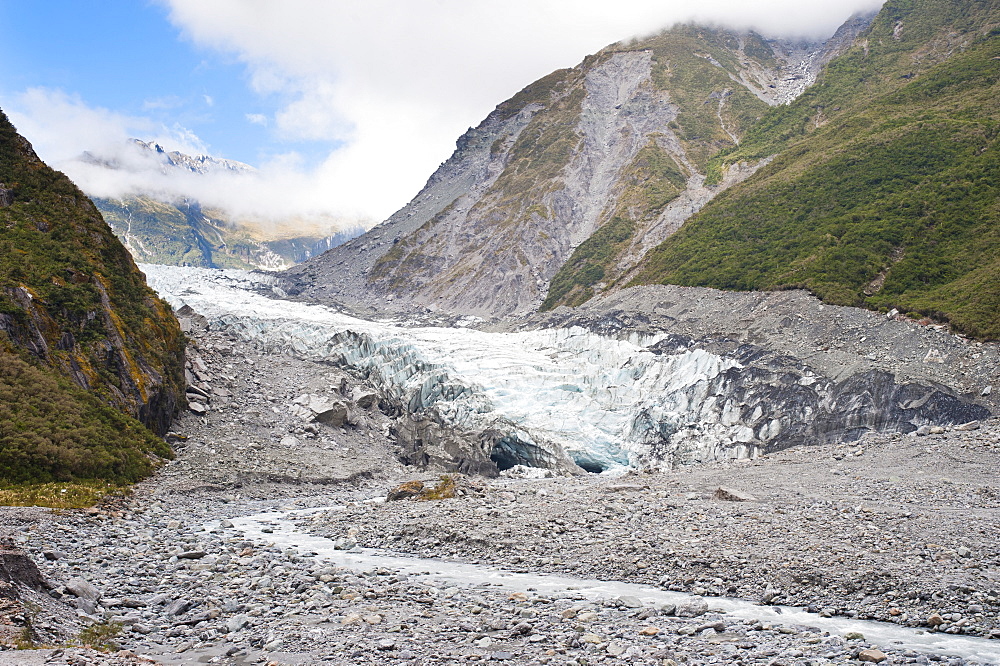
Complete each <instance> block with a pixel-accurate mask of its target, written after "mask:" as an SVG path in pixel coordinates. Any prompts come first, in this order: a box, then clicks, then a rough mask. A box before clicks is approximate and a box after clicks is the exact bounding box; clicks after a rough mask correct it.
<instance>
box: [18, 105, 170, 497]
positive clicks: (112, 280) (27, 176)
mask: <svg viewBox="0 0 1000 666" xmlns="http://www.w3.org/2000/svg"><path fill="white" fill-rule="evenodd" d="M0 183H2V185H0V191H2V192H3V193H4V195H3V198H2V199H3V202H2V205H0V355H3V356H4V360H5V373H4V374H5V376H4V377H3V378H2V380H3V381H2V382H0V384H2V386H0V388H2V389H4V395H3V400H2V401H0V402H2V403H3V404H2V405H0V406H2V407H3V408H4V409H13V411H14V417H12V418H13V420H10V421H8V420H5V421H4V423H3V428H2V429H0V439H2V441H3V442H4V451H5V455H4V457H3V464H2V465H0V467H3V470H2V472H3V474H4V476H5V477H7V478H10V474H9V473H10V472H11V471H12V469H15V468H18V467H19V465H20V464H21V463H20V462H18V461H17V460H12V459H11V458H10V457H9V456H10V454H11V451H12V450H13V448H14V444H15V443H19V444H25V443H26V440H25V439H24V438H25V437H27V438H28V440H30V441H27V443H26V446H28V447H29V449H30V450H31V451H34V452H35V453H37V454H38V455H39V456H41V457H42V458H46V457H47V458H49V459H50V460H56V459H59V460H61V461H62V462H64V463H65V464H66V465H67V466H68V467H72V466H73V465H75V464H76V462H79V461H78V460H77V459H76V457H75V456H76V454H70V453H67V452H69V451H72V450H73V447H74V446H76V445H77V444H80V445H83V446H99V444H100V443H99V442H96V441H94V440H95V439H102V438H103V437H104V436H105V435H104V434H99V433H102V432H103V431H102V430H101V429H102V428H106V427H110V428H111V430H113V431H116V432H119V433H126V434H128V433H130V432H131V430H130V428H131V426H130V425H129V424H128V423H125V422H120V420H119V419H118V417H115V416H112V415H109V414H108V413H106V411H102V409H98V408H97V407H95V406H94V404H93V403H92V402H91V400H92V397H93V395H96V396H98V397H99V398H100V400H101V401H102V402H103V403H104V404H105V405H110V406H112V407H114V408H116V409H118V410H120V411H121V412H124V413H125V414H128V415H130V416H131V417H134V418H136V419H138V420H139V421H141V422H142V423H143V424H145V425H146V426H147V427H148V428H149V429H150V430H152V431H154V432H156V433H161V434H162V433H164V432H166V430H167V428H168V426H169V425H170V422H171V419H172V418H173V417H174V415H175V414H176V412H177V410H178V408H179V407H180V406H181V405H182V404H183V400H184V398H183V395H184V375H183V366H184V341H183V336H182V335H181V331H180V328H179V326H178V324H177V320H176V319H175V318H174V315H173V313H172V312H171V310H170V307H169V306H168V305H167V304H166V303H165V302H164V301H162V300H160V299H159V298H158V297H157V296H156V294H155V293H154V292H153V291H152V290H151V289H149V288H148V287H147V286H146V282H145V279H144V276H143V274H142V273H141V272H139V269H138V268H137V267H136V265H135V263H134V262H133V261H132V258H131V257H130V256H129V254H128V252H127V251H126V250H125V248H124V247H123V246H122V245H121V243H119V242H118V240H117V239H116V238H115V237H114V235H113V234H112V233H111V231H110V229H109V228H108V226H107V225H106V224H105V223H104V221H103V220H102V219H101V215H100V213H99V212H98V211H97V209H96V208H95V207H94V205H93V203H92V202H91V201H90V200H89V199H88V198H87V197H86V196H85V195H84V194H83V193H82V192H81V191H80V190H78V189H77V188H76V186H74V185H73V184H72V183H71V182H70V181H69V180H68V179H67V178H66V177H65V176H64V175H63V174H61V173H59V172H57V171H53V170H52V169H50V168H49V167H48V166H46V165H45V164H44V163H42V161H41V160H39V158H38V157H37V155H36V154H35V152H34V150H32V148H31V145H30V144H29V143H28V142H27V141H26V140H25V139H24V138H22V137H21V136H19V135H18V134H17V132H16V130H15V129H14V128H13V126H11V124H10V123H9V122H8V120H7V118H6V116H2V115H0ZM53 377H54V378H53ZM65 379H69V380H71V381H72V383H73V384H75V385H76V387H79V388H80V389H86V391H88V392H89V393H84V392H81V391H80V390H79V389H77V388H73V387H72V385H70V384H69V382H66V381H65ZM36 394H37V395H36ZM36 397H40V398H43V399H42V400H41V402H37V401H35V398H36ZM12 405H14V406H15V407H16V405H21V408H20V409H18V408H15V407H12ZM46 405H47V407H46ZM45 409H49V410H54V413H53V414H49V415H48V416H46V414H43V413H40V412H38V411H37V410H43V411H44V410H45ZM5 414H6V412H5ZM67 415H69V416H71V417H74V418H75V416H74V415H80V420H79V422H74V423H73V424H72V426H67V427H66V428H62V429H59V428H56V431H55V432H53V433H51V438H50V439H48V440H45V433H43V432H39V431H38V430H37V429H36V428H31V430H32V432H30V433H27V432H26V431H25V430H24V429H25V428H27V427H28V424H31V423H33V422H34V421H33V420H34V419H40V420H39V423H40V424H49V425H51V424H52V423H54V422H55V421H57V420H58V419H60V418H63V417H67ZM88 419H92V421H89V420H88ZM136 425H138V424H136ZM88 428H90V430H89V431H88V430H87V429H88ZM140 430H142V429H141V428H140ZM88 432H89V434H88ZM73 433H76V434H73ZM133 434H134V433H133ZM77 435H79V437H78V438H77ZM148 435H149V433H148V432H147V433H146V434H145V435H141V434H134V439H135V441H137V442H139V443H140V445H141V446H154V445H153V444H152V443H151V440H149V439H147V436H148ZM109 436H110V435H109ZM154 439H155V438H154ZM43 440H44V441H43ZM46 442H47V443H46ZM122 446H127V442H126V443H123V444H122ZM32 447H34V448H32ZM159 447H161V448H160V449H158V451H159V453H160V454H161V455H165V454H169V449H167V448H166V446H165V445H163V443H162V441H160V442H159ZM154 448H155V446H154ZM104 453H106V452H104ZM104 453H101V452H99V451H98V452H95V453H94V455H95V460H100V459H101V456H102V455H104ZM26 455H27V454H26ZM32 455H34V454H32ZM108 455H110V456H111V457H112V458H114V457H115V456H117V455H118V454H108ZM122 455H124V454H122ZM129 455H131V454H129ZM28 457H31V456H28ZM126 457H128V456H126ZM133 462H134V461H133ZM60 464H61V463H60ZM95 464H96V463H95ZM123 464H124V463H123ZM129 464H130V465H131V463H129ZM137 464H139V463H137ZM145 464H146V465H148V462H147V463H145ZM139 466H140V467H141V466H142V465H141V464H139ZM15 476H16V475H15ZM55 476H56V478H59V476H60V474H59V473H56V474H55ZM125 476H128V474H125Z"/></svg>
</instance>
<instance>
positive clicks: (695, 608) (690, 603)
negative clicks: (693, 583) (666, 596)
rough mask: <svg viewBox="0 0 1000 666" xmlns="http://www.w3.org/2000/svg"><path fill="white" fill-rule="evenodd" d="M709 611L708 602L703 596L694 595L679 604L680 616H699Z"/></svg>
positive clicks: (678, 613) (678, 612)
mask: <svg viewBox="0 0 1000 666" xmlns="http://www.w3.org/2000/svg"><path fill="white" fill-rule="evenodd" d="M707 612H708V602H707V601H705V600H704V599H703V598H702V597H694V598H692V599H688V600H687V601H682V602H681V603H679V604H677V616H678V617H698V616H700V615H704V614H705V613H707Z"/></svg>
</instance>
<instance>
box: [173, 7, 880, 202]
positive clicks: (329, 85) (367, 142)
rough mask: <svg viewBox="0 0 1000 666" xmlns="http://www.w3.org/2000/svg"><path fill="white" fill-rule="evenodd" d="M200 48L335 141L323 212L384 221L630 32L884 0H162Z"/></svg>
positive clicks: (845, 13)
mask: <svg viewBox="0 0 1000 666" xmlns="http://www.w3.org/2000/svg"><path fill="white" fill-rule="evenodd" d="M161 1H162V2H164V3H166V4H168V5H169V7H170V16H171V20H172V21H173V22H174V23H175V24H176V25H177V26H179V27H180V28H181V29H182V30H183V32H184V33H185V34H186V35H187V36H188V37H189V38H191V39H192V40H193V41H194V42H196V43H197V44H199V45H201V46H206V47H210V48H214V49H217V50H220V51H223V52H227V53H234V54H236V55H237V56H238V57H239V58H240V59H242V60H243V61H244V62H245V63H246V65H247V67H248V69H249V71H250V75H251V81H252V85H253V87H254V89H255V90H256V91H257V92H260V93H262V94H264V93H266V94H278V95H281V96H284V98H285V99H286V103H285V104H284V106H283V108H281V109H280V110H279V111H278V113H276V114H275V117H274V127H275V129H276V131H277V132H279V134H280V136H282V137H284V138H286V139H291V140H309V141H317V140H319V141H338V142H343V143H344V144H345V145H343V146H341V147H338V149H337V150H335V151H332V152H331V154H330V156H329V158H328V159H327V160H326V162H325V163H324V164H323V165H322V167H321V168H320V169H318V170H317V171H316V172H315V175H316V176H317V177H318V178H320V179H321V182H322V183H323V186H324V187H325V188H326V192H327V194H328V197H329V201H330V202H331V206H345V207H348V208H353V209H359V210H367V211H370V212H371V214H372V215H374V216H375V217H379V218H383V217H385V216H387V215H389V214H390V213H392V212H393V211H394V210H395V209H396V208H398V207H399V206H401V205H402V204H404V203H405V202H406V201H407V200H408V199H409V198H410V197H412V196H413V195H414V194H416V192H417V190H418V189H419V188H420V186H422V185H423V183H424V182H425V180H426V179H427V177H428V176H429V175H430V174H431V172H432V171H433V170H434V168H436V167H437V165H438V164H439V163H440V162H441V161H443V160H444V159H446V158H447V157H448V155H449V154H450V153H451V151H452V150H453V149H454V142H455V139H456V138H458V136H459V135H460V134H461V133H462V132H463V131H465V129H466V128H467V127H469V126H473V125H476V124H478V123H479V121H480V120H482V119H483V118H484V117H485V116H486V114H488V113H489V111H491V110H492V109H493V107H494V106H496V104H498V103H499V102H501V101H503V100H504V99H506V98H508V97H510V96H511V95H513V94H514V93H515V92H517V91H518V90H520V89H521V88H522V87H524V86H525V85H527V84H528V83H530V82H532V81H534V80H535V79H537V78H540V77H541V76H544V75H545V74H547V73H549V72H550V71H552V70H554V69H557V68H560V67H569V66H573V65H575V64H577V63H578V62H579V61H580V60H582V58H583V57H584V56H585V55H587V54H588V53H593V52H595V51H597V50H599V49H601V48H602V47H604V46H606V45H607V44H609V43H612V42H614V41H617V40H620V39H625V38H628V37H630V36H632V35H641V34H649V33H652V32H656V31H657V30H659V29H661V28H662V27H666V26H669V25H671V24H673V23H675V22H678V21H683V20H691V19H696V20H700V21H707V22H714V23H721V24H725V25H731V26H734V27H741V28H744V27H754V28H756V29H758V30H760V31H761V32H763V33H764V34H768V35H772V36H777V35H796V36H826V35H829V34H832V33H833V31H834V30H835V29H836V28H837V26H838V25H840V23H842V22H843V21H844V20H846V19H847V18H848V17H849V16H850V15H851V14H852V13H853V12H854V11H857V10H859V9H873V8H876V7H878V6H879V5H881V0H834V1H832V2H824V3H812V2H803V1H802V0H700V1H699V2H698V3H690V2H681V1H679V0H619V1H618V2H616V3H609V2H606V1H601V2H596V1H594V0H506V2H504V3H502V4H498V3H496V2H486V1H484V0H433V1H431V0H424V1H416V0H415V1H413V2H399V1H398V0H367V1H366V2H364V3H359V2H350V1H348V0H340V1H331V2H324V3H317V2H314V1H312V0H285V1H284V2H281V3H274V2H246V1H244V0H215V1H213V2H210V3H206V2H203V1H202V0H161Z"/></svg>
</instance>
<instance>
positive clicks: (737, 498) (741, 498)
mask: <svg viewBox="0 0 1000 666" xmlns="http://www.w3.org/2000/svg"><path fill="white" fill-rule="evenodd" d="M712 499H717V500H722V501H724V502H753V501H755V500H756V499H757V498H756V497H754V496H753V495H751V494H749V493H745V492H742V491H740V490H733V489H732V488H724V487H722V486H719V487H718V488H716V489H715V492H714V493H712Z"/></svg>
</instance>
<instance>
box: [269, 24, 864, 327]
mask: <svg viewBox="0 0 1000 666" xmlns="http://www.w3.org/2000/svg"><path fill="white" fill-rule="evenodd" d="M865 20H866V19H855V20H853V21H850V22H848V24H846V25H845V28H843V29H842V30H841V31H839V32H838V34H837V35H836V37H835V38H831V40H828V41H827V42H826V43H825V44H802V43H792V42H782V41H780V40H770V41H769V40H764V39H763V38H761V37H760V36H759V35H757V34H756V33H753V32H747V33H736V32H733V31H728V30H722V29H714V28H704V27H698V26H692V25H683V26H678V27H675V28H673V29H672V30H669V31H665V32H663V33H661V34H659V35H656V36H654V37H651V38H647V39H644V40H633V41H631V42H628V43H618V44H614V45H612V46H610V47H608V48H606V49H604V50H602V51H601V52H599V53H598V54H595V55H593V56H588V57H587V58H586V59H584V61H583V62H582V63H581V64H580V65H578V66H577V67H575V68H571V69H564V70H558V71H556V72H554V73H552V74H550V75H548V76H546V77H543V78H542V79H540V80H539V81H536V82H535V83H533V84H531V85H529V86H528V87H526V88H525V89H524V90H522V91H521V92H520V93H518V94H517V95H515V96H514V97H513V98H511V99H510V100H507V101H506V102H504V103H502V104H501V105H499V106H498V107H497V109H496V110H495V111H494V112H493V113H491V114H490V115H489V116H488V117H487V118H486V119H485V120H484V121H483V122H482V123H481V124H480V125H479V126H478V127H476V128H472V129H470V130H469V131H468V132H467V133H466V134H465V135H463V137H461V138H460V139H459V141H458V143H457V149H456V151H455V153H454V154H453V155H452V156H451V157H450V158H449V160H447V161H446V162H445V163H444V164H442V166H441V167H440V168H439V169H438V170H437V171H436V172H435V174H433V175H432V176H431V178H430V179H429V180H428V183H427V185H426V186H425V187H424V188H423V189H422V190H421V192H420V193H419V194H418V195H417V197H415V198H414V200H413V201H412V202H410V204H408V205H407V206H405V207H404V208H403V209H401V210H400V211H399V212H397V213H396V214H394V215H393V216H392V217H390V218H389V220H387V221H386V222H384V223H383V224H381V225H378V226H377V227H375V228H373V229H372V230H371V231H369V232H368V233H367V234H366V235H365V236H363V237H362V238H359V239H357V240H355V241H354V242H353V243H350V244H347V245H345V246H344V247H343V249H342V250H338V251H334V252H333V253H332V254H327V255H325V257H324V258H323V259H320V260H313V261H312V262H309V263H308V264H306V265H305V266H302V267H298V268H295V269H292V270H291V271H290V272H289V273H288V274H287V275H288V276H289V277H290V278H291V279H293V280H294V281H296V282H297V283H298V285H297V287H296V289H297V290H298V291H300V292H302V293H303V295H305V296H307V297H317V298H321V299H332V300H346V301H355V302H360V303H367V304H369V305H376V306H379V307H386V301H388V302H389V303H390V305H388V307H390V308H395V307H399V308H406V307H427V308H430V309H432V310H436V309H440V310H447V311H453V312H460V313H464V314H476V315H480V316H502V315H505V314H511V313H515V312H518V313H523V312H528V311H533V310H535V309H537V308H538V306H539V305H541V304H542V302H543V300H544V299H545V296H546V292H549V293H551V291H550V289H549V287H550V282H553V279H554V278H555V276H556V273H557V271H558V269H559V268H560V266H562V265H563V264H564V263H566V262H567V260H570V263H573V261H574V259H573V257H572V255H573V253H574V251H575V250H576V249H578V248H580V247H581V244H583V243H584V241H586V240H587V239H588V238H590V237H592V236H593V235H594V233H595V232H597V231H598V230H600V229H608V230H609V231H606V232H605V233H608V234H610V235H611V236H612V237H619V236H622V235H623V233H624V236H626V237H629V238H631V237H633V236H634V237H636V238H642V237H649V236H650V235H656V234H668V233H671V232H672V231H673V230H674V229H675V228H676V220H677V219H679V220H683V219H685V218H686V216H688V215H690V214H691V212H693V211H694V210H697V209H698V208H699V207H700V205H702V204H703V203H704V200H705V199H706V198H710V197H711V196H712V195H714V194H716V193H717V192H718V191H720V190H721V189H724V187H726V186H729V185H731V184H732V183H734V182H738V181H739V180H742V179H743V178H745V177H747V176H748V175H749V174H750V173H752V172H753V170H754V169H755V168H756V166H758V165H740V166H738V167H734V168H731V169H730V170H729V173H728V177H727V178H726V179H724V180H722V181H720V182H719V183H716V185H715V187H714V189H709V188H704V187H703V185H704V179H705V177H706V166H707V164H708V162H709V158H710V157H711V156H712V155H714V154H715V153H716V152H718V150H719V148H721V147H724V146H727V145H734V141H735V140H738V139H739V137H740V136H741V135H742V134H743V133H744V132H745V131H746V130H747V129H748V128H749V126H750V125H752V123H753V122H754V121H755V119H756V117H758V116H759V115H760V114H763V113H764V112H765V110H766V109H767V108H769V106H770V104H778V103H781V102H782V101H784V100H786V99H788V98H790V97H793V96H794V95H796V94H799V93H801V90H802V89H804V87H805V86H806V85H807V84H808V82H809V81H810V80H811V77H812V76H814V75H815V72H816V71H818V68H819V66H820V65H821V64H822V63H823V62H826V60H828V59H829V58H832V57H833V56H834V55H835V54H836V53H837V51H838V50H839V49H840V48H842V47H843V45H844V44H845V43H846V42H849V41H850V39H851V37H852V36H853V35H854V34H855V33H856V32H857V31H858V30H860V29H861V27H863V24H864V22H865ZM765 100H767V101H765ZM692 193H694V194H692ZM682 194H683V195H686V196H685V197H682V198H681V201H685V200H686V202H687V205H680V203H681V202H678V204H675V205H674V207H673V208H672V209H669V210H671V211H672V213H671V214H672V215H673V217H674V218H675V223H674V224H657V222H658V218H659V215H660V214H661V213H662V212H663V210H664V209H665V208H666V207H667V206H669V205H670V203H671V201H673V200H675V199H677V198H678V197H680V196H681V195H682ZM622 228H624V229H625V231H624V232H623V231H622ZM616 229H617V233H616ZM627 249H629V248H616V252H614V253H612V254H613V255H614V256H613V257H609V258H608V261H610V260H612V259H614V260H620V259H621V256H620V254H621V253H624V251H625V250H627ZM619 250H620V251H621V252H619ZM577 263H582V265H580V266H578V268H577V270H576V271H570V273H571V274H570V275H569V276H568V279H565V280H564V282H567V283H568V287H567V288H566V289H564V290H563V291H564V292H565V293H563V294H560V296H566V298H567V299H568V300H569V301H570V302H572V301H574V300H577V299H578V298H579V296H580V294H579V293H577V292H585V294H586V295H588V296H589V294H592V293H593V290H594V287H595V285H596V283H597V282H599V281H600V280H601V278H602V277H603V276H601V275H600V274H599V273H600V270H603V269H604V266H598V267H597V268H598V269H600V270H595V269H594V267H592V266H591V265H589V264H588V263H587V262H586V261H583V262H577ZM557 286H558V285H557ZM574 290H575V291H574ZM557 300H559V299H557Z"/></svg>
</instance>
